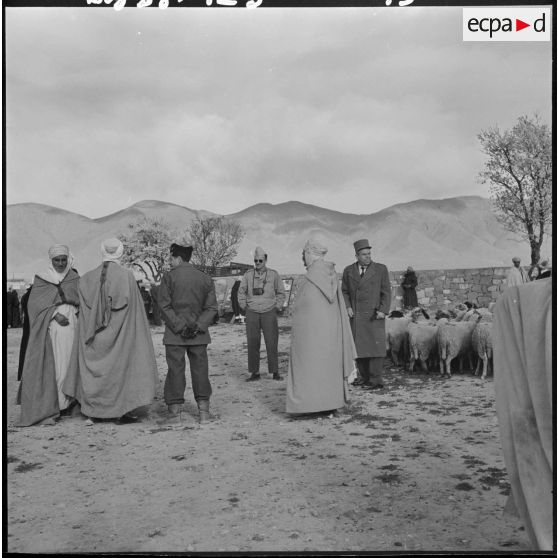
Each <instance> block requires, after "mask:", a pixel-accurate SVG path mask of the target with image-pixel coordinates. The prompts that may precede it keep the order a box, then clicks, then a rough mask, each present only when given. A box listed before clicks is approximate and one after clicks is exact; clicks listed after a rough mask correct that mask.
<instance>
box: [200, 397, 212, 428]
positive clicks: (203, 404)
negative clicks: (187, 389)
mask: <svg viewBox="0 0 558 558" xmlns="http://www.w3.org/2000/svg"><path fill="white" fill-rule="evenodd" d="M198 410H199V412H200V424H204V423H206V422H209V421H210V420H211V415H210V414H209V400H207V399H202V400H201V401H198Z"/></svg>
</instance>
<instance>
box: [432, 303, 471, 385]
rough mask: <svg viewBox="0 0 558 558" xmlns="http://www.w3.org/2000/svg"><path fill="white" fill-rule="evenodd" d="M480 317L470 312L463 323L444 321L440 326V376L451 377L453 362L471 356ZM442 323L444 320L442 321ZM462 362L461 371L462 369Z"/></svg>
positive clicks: (464, 317)
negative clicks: (461, 357) (472, 340)
mask: <svg viewBox="0 0 558 558" xmlns="http://www.w3.org/2000/svg"><path fill="white" fill-rule="evenodd" d="M479 319H480V315H479V314H478V313H476V311H475V310H469V311H467V313H466V314H465V315H464V316H463V321H461V322H451V321H447V322H446V321H445V320H444V321H443V323H440V324H439V326H438V354H439V357H440V375H441V376H443V375H444V374H446V375H447V376H448V377H451V361H452V360H453V359H454V358H455V357H457V356H465V355H469V356H470V351H471V338H472V335H473V330H474V329H475V326H476V325H477V321H478V320H479ZM440 322H442V320H440ZM462 368H463V366H462V361H461V366H460V369H462Z"/></svg>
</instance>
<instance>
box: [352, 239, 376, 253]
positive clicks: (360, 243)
mask: <svg viewBox="0 0 558 558" xmlns="http://www.w3.org/2000/svg"><path fill="white" fill-rule="evenodd" d="M353 246H354V247H355V253H356V254H358V251H359V250H362V249H363V248H372V246H370V242H368V240H367V239H366V238H363V239H361V240H357V241H356V242H355V243H354V245H353Z"/></svg>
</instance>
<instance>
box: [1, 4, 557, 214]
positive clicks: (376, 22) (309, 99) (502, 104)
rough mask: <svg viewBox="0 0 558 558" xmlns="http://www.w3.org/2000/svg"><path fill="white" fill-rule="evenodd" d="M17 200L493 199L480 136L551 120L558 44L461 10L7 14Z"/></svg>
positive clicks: (356, 202) (239, 205)
mask: <svg viewBox="0 0 558 558" xmlns="http://www.w3.org/2000/svg"><path fill="white" fill-rule="evenodd" d="M6 42H7V49H6V72H7V74H6V75H7V81H6V111H7V119H6V122H7V130H6V132H7V162H8V165H7V178H8V181H7V200H8V203H18V202H24V201H37V202H41V203H47V204H51V205H57V206H62V207H64V208H68V209H71V210H74V211H77V212H80V213H84V214H86V215H89V216H101V215H104V214H106V213H107V206H110V208H111V210H115V209H120V208H123V207H126V206H127V205H130V203H133V202H135V201H139V200H141V199H153V198H155V199H161V200H165V201H170V202H174V203H178V204H182V205H186V206H187V207H190V208H193V209H208V210H212V211H215V212H218V213H232V212H235V211H239V210H241V209H243V208H244V207H246V206H248V205H252V204H255V203H259V202H271V203H279V202H283V201H288V200H291V199H295V200H300V201H303V202H306V203H314V204H316V205H321V206H324V207H330V208H332V209H338V210H342V211H347V212H353V213H364V212H373V211H377V210H379V209H381V208H383V207H386V206H388V205H391V204H394V203H400V202H404V201H408V200H412V199H416V198H421V197H450V196H457V195H462V194H465V193H466V194H481V195H483V194H484V195H485V194H486V192H485V191H484V189H483V187H481V186H480V185H478V184H476V182H475V177H476V174H477V173H478V171H479V170H480V166H481V165H482V156H481V154H480V153H479V150H478V143H477V140H476V134H477V133H478V132H479V131H480V130H481V129H483V128H486V127H488V126H491V125H493V124H499V125H500V126H501V127H507V126H511V125H513V123H514V121H515V120H516V119H517V117H518V116H519V115H521V114H531V113H533V112H535V111H537V112H539V113H540V114H541V115H542V116H543V118H545V119H547V120H548V121H550V107H551V45H550V44H545V43H536V44H527V43H511V44H494V43H490V44H482V43H463V41H462V39H461V9H460V8H413V9H412V10H411V9H409V10H390V9H389V8H374V9H363V8H358V9H357V8H334V9H325V8H320V9H303V8H300V9H298V8H297V9H269V10H222V9H220V10H210V9H202V8H200V9H190V8H188V9H178V8H176V9H168V10H138V9H132V8H127V9H125V10H123V11H121V12H115V11H114V10H110V9H104V10H93V9H85V8H80V9H71V8H67V9H55V8H38V9H31V8H24V9H16V8H8V9H7V10H6Z"/></svg>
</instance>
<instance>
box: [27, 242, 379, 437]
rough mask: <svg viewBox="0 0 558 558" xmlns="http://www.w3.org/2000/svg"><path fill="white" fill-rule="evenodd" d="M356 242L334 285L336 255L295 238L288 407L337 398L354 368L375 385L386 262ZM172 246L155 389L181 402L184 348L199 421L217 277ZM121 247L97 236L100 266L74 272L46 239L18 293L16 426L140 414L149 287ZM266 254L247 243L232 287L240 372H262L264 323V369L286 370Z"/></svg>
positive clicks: (275, 280)
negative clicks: (250, 253)
mask: <svg viewBox="0 0 558 558" xmlns="http://www.w3.org/2000/svg"><path fill="white" fill-rule="evenodd" d="M354 249H355V255H356V259H357V261H356V262H355V264H353V265H351V266H348V267H347V268H346V269H345V271H344V273H343V281H342V284H341V286H340V285H339V281H338V280H337V273H336V271H335V266H334V264H333V263H331V262H326V261H324V256H325V254H326V253H327V248H326V247H325V246H323V245H321V244H319V243H317V242H310V241H309V242H308V243H307V244H306V245H305V247H304V249H303V252H302V259H303V263H304V265H305V266H306V268H307V274H306V276H304V278H303V281H302V283H301V285H300V288H299V292H298V296H297V298H296V302H295V304H294V307H293V309H292V317H293V328H292V350H291V356H290V361H289V372H288V377H287V401H286V409H287V412H288V413H291V414H293V415H296V414H308V413H318V412H323V411H326V412H331V411H334V410H336V409H339V408H341V407H343V405H344V404H345V402H346V401H347V382H348V378H349V377H350V376H351V374H352V375H353V376H355V375H356V371H357V369H358V376H359V380H358V381H357V383H360V384H361V385H362V387H363V388H365V389H381V388H382V387H383V379H382V361H383V357H384V356H385V343H384V342H383V339H384V335H385V330H384V321H383V320H384V318H385V316H386V315H387V313H388V312H389V306H390V284H389V277H388V272H387V268H386V267H385V266H384V265H382V264H379V263H376V262H372V261H371V247H370V244H369V242H368V241H367V240H366V239H363V240H359V241H357V242H355V243H354ZM169 250H170V261H171V270H170V271H168V272H166V273H165V274H164V275H163V277H162V280H161V284H160V286H159V288H158V290H157V295H156V301H155V302H156V306H157V310H158V312H159V313H160V316H161V318H162V321H163V322H164V324H165V332H164V336H163V344H164V346H165V356H166V362H167V366H168V371H167V374H166V378H165V384H164V400H165V403H166V405H167V409H168V413H169V415H170V416H175V415H177V414H180V413H181V412H182V407H183V404H184V401H185V400H184V396H185V390H186V359H185V357H186V355H187V356H188V360H189V364H190V376H191V385H192V391H193V395H194V399H195V401H196V403H197V405H198V409H199V420H200V422H206V421H208V420H210V419H211V415H210V412H209V401H210V397H211V384H210V381H209V371H208V368H209V363H208V357H207V345H208V344H209V343H210V342H211V337H210V333H209V326H210V325H211V324H213V323H214V321H215V318H216V316H217V301H216V295H215V286H214V283H213V281H212V279H211V277H210V276H209V275H207V274H205V273H203V272H201V271H199V270H198V269H196V268H195V267H194V266H192V265H191V264H190V257H191V255H192V247H191V246H180V245H178V244H172V245H171V246H170V247H169ZM123 253H124V246H123V244H122V242H121V241H120V240H118V239H116V238H109V239H107V240H105V241H104V242H103V243H102V244H101V258H100V259H101V262H100V265H99V266H98V267H96V268H95V269H93V270H91V271H89V272H87V273H85V274H84V275H82V276H80V275H79V273H78V272H77V270H76V269H74V267H73V261H74V260H73V256H72V254H71V252H70V249H69V247H68V246H66V245H62V244H56V245H54V246H52V247H51V248H50V249H49V251H48V258H49V265H48V266H46V269H45V270H44V271H41V272H39V273H37V274H36V276H35V279H34V281H33V285H32V287H31V288H30V289H29V290H28V292H27V293H26V296H27V298H26V300H25V303H26V304H25V319H24V329H25V331H24V334H23V336H22V342H21V348H20V364H19V371H18V380H20V384H19V389H18V394H17V402H18V404H19V405H20V406H21V413H20V419H19V421H18V425H19V426H31V425H35V424H42V425H49V424H54V423H55V422H56V420H57V419H58V418H59V417H60V416H61V415H64V414H71V415H83V416H84V417H86V418H87V420H88V421H90V422H94V421H96V420H104V419H112V420H115V421H116V422H117V423H118V424H125V423H129V422H135V421H137V420H139V417H138V415H137V414H135V411H136V410H137V409H138V408H140V407H143V406H146V405H149V404H150V403H151V402H152V400H153V398H154V396H155V391H156V386H157V382H158V374H157V366H156V363H155V355H154V349H153V343H152V340H151V335H150V332H149V326H148V320H147V314H148V313H147V304H146V297H145V293H142V291H141V286H140V285H138V284H137V283H136V280H135V278H134V275H133V273H132V272H131V271H130V270H128V269H126V268H125V267H123V266H122V265H121V264H120V259H121V257H122V255H123ZM267 259H268V255H267V253H266V252H265V250H264V249H263V248H261V247H260V246H258V247H256V249H255V250H254V268H253V269H250V270H248V271H247V272H246V273H245V275H244V276H243V277H242V280H241V281H240V282H239V284H238V288H237V294H236V296H235V298H236V302H235V306H237V307H236V308H235V314H238V315H242V316H243V318H244V319H245V324H246V337H247V347H248V373H249V376H248V378H247V381H257V380H259V379H260V378H261V376H260V343H261V337H262V334H263V338H264V342H265V347H266V352H267V366H268V373H269V374H270V376H271V377H272V378H273V379H274V380H278V381H281V380H283V377H282V376H281V374H280V373H279V362H278V339H279V327H278V315H279V314H280V313H281V312H282V311H283V306H284V301H285V290H284V286H283V282H282V280H281V277H280V276H279V273H277V271H276V270H274V269H271V268H269V267H268V265H267ZM355 363H356V364H355Z"/></svg>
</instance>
